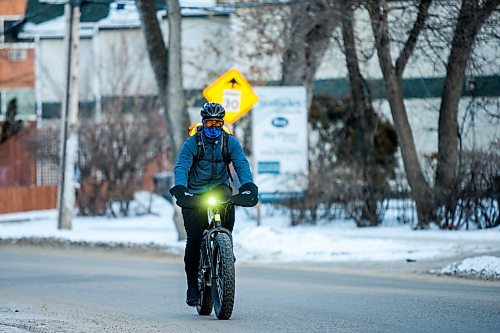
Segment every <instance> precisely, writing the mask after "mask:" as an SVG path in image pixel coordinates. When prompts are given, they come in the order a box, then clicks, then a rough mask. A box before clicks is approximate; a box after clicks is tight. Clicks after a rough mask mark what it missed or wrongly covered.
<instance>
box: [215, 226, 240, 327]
mask: <svg viewBox="0 0 500 333" xmlns="http://www.w3.org/2000/svg"><path fill="white" fill-rule="evenodd" d="M214 242H215V247H216V248H218V249H219V251H220V253H221V261H222V267H223V268H222V272H223V280H224V284H223V290H224V291H223V300H219V299H218V298H219V296H218V293H217V284H216V283H215V281H214V279H212V297H213V299H214V308H215V315H216V316H217V318H218V319H221V320H225V319H229V318H230V317H231V315H232V313H233V306H234V294H235V269H234V256H233V248H232V243H231V239H230V238H229V236H228V235H226V234H223V233H221V234H218V235H217V236H215V239H214Z"/></svg>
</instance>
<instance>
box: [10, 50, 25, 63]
mask: <svg viewBox="0 0 500 333" xmlns="http://www.w3.org/2000/svg"><path fill="white" fill-rule="evenodd" d="M27 54H28V52H26V49H10V50H9V60H10V61H23V60H26V56H27Z"/></svg>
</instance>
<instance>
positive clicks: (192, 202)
mask: <svg viewBox="0 0 500 333" xmlns="http://www.w3.org/2000/svg"><path fill="white" fill-rule="evenodd" d="M248 197H249V196H242V195H241V194H235V195H231V193H230V191H229V190H228V189H227V190H225V189H222V190H217V189H216V190H214V191H209V192H206V193H203V194H192V196H185V197H183V198H180V199H178V200H177V201H176V203H177V205H178V206H180V207H182V208H201V207H207V208H208V207H210V206H212V207H216V206H218V205H221V204H223V205H226V204H234V205H236V206H241V207H252V206H255V205H256V204H257V201H256V200H250V198H248ZM212 199H214V202H209V201H211V200H212Z"/></svg>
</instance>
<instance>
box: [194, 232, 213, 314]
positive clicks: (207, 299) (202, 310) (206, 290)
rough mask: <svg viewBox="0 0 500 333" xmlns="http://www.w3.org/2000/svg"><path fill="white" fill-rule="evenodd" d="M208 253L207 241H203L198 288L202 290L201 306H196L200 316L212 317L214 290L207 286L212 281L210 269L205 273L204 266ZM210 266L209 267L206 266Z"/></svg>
mask: <svg viewBox="0 0 500 333" xmlns="http://www.w3.org/2000/svg"><path fill="white" fill-rule="evenodd" d="M205 251H206V239H203V242H202V243H201V249H200V267H199V269H198V288H200V294H201V298H200V303H201V304H200V305H197V306H196V310H197V311H198V314H199V315H200V316H210V314H211V313H212V289H211V287H210V286H207V283H206V282H207V281H210V267H208V269H207V270H206V271H203V266H204V264H205V263H206V261H207V260H208V256H207V254H206V253H205ZM206 266H208V265H206Z"/></svg>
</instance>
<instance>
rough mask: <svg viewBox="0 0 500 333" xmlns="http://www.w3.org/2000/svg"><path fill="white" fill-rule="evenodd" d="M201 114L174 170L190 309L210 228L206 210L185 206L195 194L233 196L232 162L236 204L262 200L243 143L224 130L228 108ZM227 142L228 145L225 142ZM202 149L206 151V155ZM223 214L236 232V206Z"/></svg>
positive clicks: (211, 107) (196, 298) (213, 106)
mask: <svg viewBox="0 0 500 333" xmlns="http://www.w3.org/2000/svg"><path fill="white" fill-rule="evenodd" d="M200 114H201V118H202V125H201V124H200V125H201V126H199V127H197V129H196V130H197V134H194V135H192V136H190V137H189V138H187V139H186V141H185V142H184V144H183V146H182V148H181V150H180V152H179V156H178V158H177V163H176V164H175V167H174V176H175V186H174V187H172V188H171V189H170V193H171V194H172V195H173V196H174V197H175V198H176V202H177V204H178V205H179V206H181V207H182V216H183V219H184V227H185V229H186V234H187V239H186V249H185V253H184V265H185V266H184V267H185V271H186V277H187V286H188V288H187V293H186V303H187V304H188V305H189V306H196V305H198V304H199V302H200V291H199V289H198V266H199V262H200V247H201V241H202V238H203V231H204V230H205V229H207V228H208V219H207V210H206V207H198V208H186V207H183V206H189V205H185V203H186V202H188V201H189V199H190V198H191V197H193V195H198V194H203V193H206V192H208V191H220V192H224V193H225V194H226V195H231V192H232V191H231V188H230V185H229V179H230V171H229V168H228V165H227V163H228V162H229V160H230V162H232V164H233V167H234V170H235V171H236V173H237V175H238V179H239V181H240V184H243V185H241V187H240V188H239V189H238V191H239V194H236V195H235V196H234V199H237V201H236V200H235V202H246V205H248V206H254V205H255V204H257V201H258V199H257V198H258V188H257V186H256V185H255V184H254V183H253V179H252V173H251V171H250V165H249V163H248V160H247V158H246V156H245V153H244V152H243V149H242V148H241V145H240V143H239V142H238V140H237V139H236V138H235V137H234V136H232V135H226V134H224V132H229V131H228V130H227V129H226V128H225V127H224V120H223V118H224V116H225V114H226V112H225V110H224V107H223V106H222V105H220V104H218V103H213V102H208V103H205V104H204V105H203V107H202V108H201V112H200ZM198 132H201V133H198ZM190 134H192V133H190ZM225 140H226V141H227V142H225V143H224V141H225ZM224 145H226V146H224ZM200 149H202V150H203V152H202V153H200ZM224 151H225V152H226V155H228V157H226V158H225V156H223V155H224ZM200 155H201V156H200ZM221 211H222V212H223V214H222V216H221V218H222V226H223V227H224V228H227V229H229V230H230V231H232V230H233V226H234V206H233V204H232V203H227V204H225V207H223V209H221Z"/></svg>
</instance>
